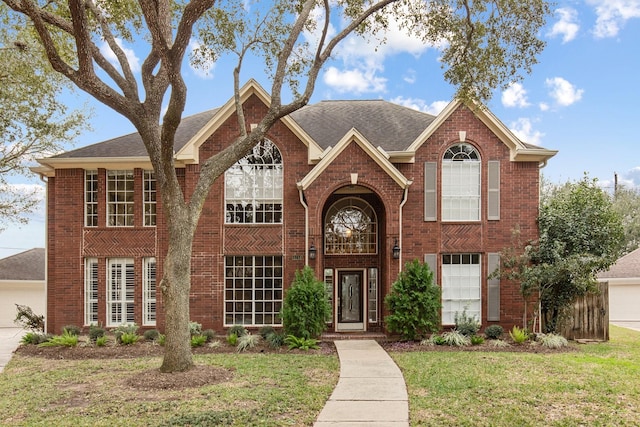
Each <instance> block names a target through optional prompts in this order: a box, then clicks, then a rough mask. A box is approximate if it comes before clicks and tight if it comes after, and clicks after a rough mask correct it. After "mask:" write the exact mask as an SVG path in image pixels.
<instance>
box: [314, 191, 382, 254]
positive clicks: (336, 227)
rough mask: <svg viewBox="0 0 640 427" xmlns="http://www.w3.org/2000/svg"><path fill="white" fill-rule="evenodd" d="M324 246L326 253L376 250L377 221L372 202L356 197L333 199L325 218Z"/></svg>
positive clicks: (367, 252)
mask: <svg viewBox="0 0 640 427" xmlns="http://www.w3.org/2000/svg"><path fill="white" fill-rule="evenodd" d="M324 249H325V253H326V254H375V253H376V252H377V250H378V222H377V219H376V214H375V212H374V210H373V208H372V207H371V205H369V204H368V203H367V202H365V201H364V200H362V199H360V198H357V197H346V198H343V199H340V200H338V201H337V202H336V203H334V204H333V205H332V206H331V207H330V208H329V210H328V211H327V216H326V218H325V225H324Z"/></svg>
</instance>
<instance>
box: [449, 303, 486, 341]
mask: <svg viewBox="0 0 640 427" xmlns="http://www.w3.org/2000/svg"><path fill="white" fill-rule="evenodd" d="M454 319H455V323H456V331H458V332H460V333H461V334H462V335H464V336H465V337H472V336H474V335H476V334H477V333H478V331H479V330H480V322H478V320H476V317H475V316H468V315H467V308H466V307H465V309H464V310H462V314H460V313H458V312H456V314H455V317H454Z"/></svg>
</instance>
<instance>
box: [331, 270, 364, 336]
mask: <svg viewBox="0 0 640 427" xmlns="http://www.w3.org/2000/svg"><path fill="white" fill-rule="evenodd" d="M362 279H363V274H362V271H342V272H339V273H338V328H337V329H338V330H339V331H363V330H364V321H363V311H364V310H363V306H364V294H363V292H362V283H363V280H362Z"/></svg>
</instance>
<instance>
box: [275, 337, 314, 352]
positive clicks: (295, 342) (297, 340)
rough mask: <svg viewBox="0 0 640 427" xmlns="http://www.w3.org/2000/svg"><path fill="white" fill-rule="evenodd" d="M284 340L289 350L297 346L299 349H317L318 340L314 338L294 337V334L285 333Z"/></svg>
mask: <svg viewBox="0 0 640 427" xmlns="http://www.w3.org/2000/svg"><path fill="white" fill-rule="evenodd" d="M284 342H285V343H286V344H287V345H288V346H289V350H293V349H294V348H299V349H300V350H305V351H306V350H310V349H313V350H317V349H318V348H320V347H318V340H316V339H314V338H305V337H296V336H294V335H287V337H286V338H285V339H284Z"/></svg>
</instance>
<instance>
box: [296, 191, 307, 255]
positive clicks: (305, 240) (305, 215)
mask: <svg viewBox="0 0 640 427" xmlns="http://www.w3.org/2000/svg"><path fill="white" fill-rule="evenodd" d="M298 194H299V195H300V204H301V205H302V207H304V264H305V265H309V206H308V205H307V203H306V202H305V201H304V190H303V188H302V186H301V185H300V183H298Z"/></svg>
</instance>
